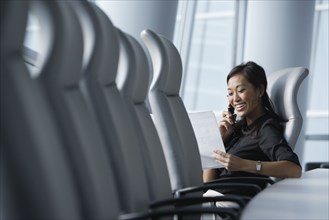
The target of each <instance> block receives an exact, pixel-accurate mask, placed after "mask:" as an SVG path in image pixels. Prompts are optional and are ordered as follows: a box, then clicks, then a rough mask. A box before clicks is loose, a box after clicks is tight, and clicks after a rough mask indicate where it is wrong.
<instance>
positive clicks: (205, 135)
mask: <svg viewBox="0 0 329 220" xmlns="http://www.w3.org/2000/svg"><path fill="white" fill-rule="evenodd" d="M189 117H190V121H191V124H192V127H193V130H194V134H195V137H196V139H197V141H198V146H199V152H200V155H201V162H202V168H203V169H210V168H219V167H223V166H222V165H221V164H219V163H217V162H215V160H214V158H213V157H212V155H213V151H214V150H215V149H218V150H221V151H224V152H225V147H224V143H223V140H222V137H221V135H220V132H219V128H218V125H217V120H216V117H215V114H214V112H212V111H202V112H189Z"/></svg>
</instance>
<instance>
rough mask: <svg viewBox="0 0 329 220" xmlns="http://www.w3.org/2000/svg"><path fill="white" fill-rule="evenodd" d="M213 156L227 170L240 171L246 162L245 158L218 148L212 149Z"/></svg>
mask: <svg viewBox="0 0 329 220" xmlns="http://www.w3.org/2000/svg"><path fill="white" fill-rule="evenodd" d="M213 158H214V159H215V161H216V162H217V163H220V164H222V165H223V166H224V167H225V168H226V169H227V170H229V171H242V170H243V168H245V166H246V163H247V160H245V159H242V158H240V157H237V156H234V155H232V154H229V153H225V152H223V151H220V150H214V154H213Z"/></svg>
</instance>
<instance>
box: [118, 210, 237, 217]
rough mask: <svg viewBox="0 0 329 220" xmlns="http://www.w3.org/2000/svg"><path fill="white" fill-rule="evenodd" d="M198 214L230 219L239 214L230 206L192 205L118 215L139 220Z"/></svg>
mask: <svg viewBox="0 0 329 220" xmlns="http://www.w3.org/2000/svg"><path fill="white" fill-rule="evenodd" d="M198 214H225V215H228V216H229V217H230V219H231V220H237V219H239V214H237V213H236V212H235V211H234V210H233V209H230V208H218V207H215V208H211V207H210V208H209V207H200V208H198V207H192V208H190V207H189V208H181V209H169V210H157V211H151V212H144V213H128V214H122V215H120V216H119V217H118V219H119V220H140V219H153V218H155V219H156V218H160V217H164V216H174V215H198Z"/></svg>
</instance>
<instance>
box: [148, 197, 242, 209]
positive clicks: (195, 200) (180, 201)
mask: <svg viewBox="0 0 329 220" xmlns="http://www.w3.org/2000/svg"><path fill="white" fill-rule="evenodd" d="M218 201H230V202H235V203H237V204H238V205H239V206H240V208H243V207H244V206H245V205H246V202H245V201H244V200H243V199H241V198H240V197H238V196H214V197H184V198H173V199H166V200H161V201H155V202H152V203H151V204H150V208H151V209H153V208H158V207H160V206H161V207H162V206H166V205H175V206H182V205H183V206H188V205H193V204H200V203H205V202H218Z"/></svg>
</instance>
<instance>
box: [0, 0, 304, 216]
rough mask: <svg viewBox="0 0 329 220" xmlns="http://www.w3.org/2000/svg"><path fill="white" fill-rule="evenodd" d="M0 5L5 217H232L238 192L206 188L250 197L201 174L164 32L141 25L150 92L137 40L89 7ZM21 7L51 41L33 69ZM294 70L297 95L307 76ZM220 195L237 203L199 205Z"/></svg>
mask: <svg viewBox="0 0 329 220" xmlns="http://www.w3.org/2000/svg"><path fill="white" fill-rule="evenodd" d="M1 8H2V9H4V11H2V12H4V13H1V87H0V89H1V183H0V184H1V185H0V186H1V194H0V195H1V200H0V207H1V208H0V209H1V215H0V217H1V219H15V218H16V219H19V218H33V219H119V218H121V219H148V218H162V217H164V216H167V217H168V218H169V219H172V218H173V216H176V217H177V215H179V216H186V215H188V216H189V215H192V214H193V215H194V217H196V218H200V216H199V214H202V213H217V214H220V215H222V216H223V215H226V216H229V218H231V219H236V218H239V213H240V212H241V210H242V208H243V206H244V205H245V201H246V199H242V198H241V197H238V196H222V197H213V198H204V197H202V193H203V192H204V191H205V190H207V189H216V188H225V187H238V186H241V185H242V184H243V185H244V186H245V187H246V189H247V190H248V191H249V192H252V194H256V193H257V192H259V191H260V189H259V188H258V187H257V186H255V185H253V184H245V183H241V182H246V179H240V180H238V179H236V180H235V181H234V182H232V180H231V179H227V180H225V179H224V180H219V181H217V182H216V183H215V182H213V183H211V184H207V185H204V184H203V183H202V169H201V161H200V156H199V153H198V148H197V145H196V140H195V137H194V134H193V129H192V127H191V125H190V122H189V120H188V117H187V113H186V110H185V107H184V104H183V102H182V100H181V99H180V97H179V95H178V93H179V87H180V82H181V81H180V80H181V69H182V64H181V60H180V57H179V54H178V52H177V50H176V48H175V47H174V46H173V44H172V43H171V42H170V41H168V40H167V39H165V38H163V37H161V36H160V35H157V34H155V33H154V32H152V31H150V30H147V31H144V32H143V33H142V34H141V35H142V40H143V41H144V42H145V45H146V47H147V48H148V50H149V52H150V55H151V58H152V64H153V71H154V73H155V74H154V81H153V84H152V86H151V87H152V88H151V90H150V92H149V84H148V82H149V77H150V74H149V73H150V70H149V64H148V59H147V57H146V54H145V52H144V50H143V48H142V47H141V45H140V44H139V43H138V41H137V40H136V39H135V38H133V37H132V36H130V35H128V34H126V33H124V32H122V31H120V30H119V29H118V28H116V27H115V26H114V25H113V24H112V23H111V21H110V20H109V18H108V17H107V16H106V15H105V14H104V13H103V12H102V11H101V10H100V9H99V8H98V7H97V6H96V5H94V4H91V3H89V2H86V1H1ZM29 12H30V13H31V12H33V13H35V14H36V15H37V17H39V20H40V26H41V29H42V30H44V31H41V33H42V35H41V39H44V40H45V41H48V42H50V44H49V45H48V47H49V48H47V54H45V56H46V57H47V59H46V61H45V63H44V65H43V66H42V69H41V72H40V74H39V76H38V77H36V78H31V77H30V74H29V72H28V69H27V68H26V65H25V64H24V61H23V59H22V45H23V41H24V33H25V29H26V23H27V16H28V13H29ZM291 71H292V70H290V72H291ZM293 71H297V70H296V69H294V70H293ZM297 72H301V73H302V74H301V75H302V77H300V74H295V75H296V76H297V75H298V80H299V81H298V83H297V90H296V88H294V92H295V93H296V91H298V87H299V85H300V83H301V81H302V79H303V77H304V78H305V77H306V75H307V70H305V69H303V68H299V69H298V71H297ZM117 75H119V76H120V77H121V79H122V80H121V81H120V82H119V81H118V77H117ZM286 75H287V74H286ZM295 78H296V77H295ZM300 79H301V80H300ZM280 84H284V83H280ZM295 84H296V83H295ZM295 84H294V85H295ZM148 95H149V99H150V104H151V108H152V110H153V114H154V117H155V121H156V125H157V129H156V128H155V126H154V123H153V121H152V119H151V116H150V114H149V112H148V110H147V108H146V104H145V100H146V98H147V96H148ZM293 95H296V94H294V93H293ZM292 98H295V97H292ZM290 116H291V115H289V116H287V117H288V118H289V117H290ZM288 121H289V120H288ZM298 121H300V120H298ZM297 130H298V129H297ZM158 134H159V135H158ZM247 181H248V182H251V181H256V182H257V181H264V180H263V179H262V178H259V179H257V178H255V179H253V180H251V179H249V180H247ZM216 201H234V202H236V203H237V204H238V205H239V206H240V209H239V210H237V209H235V208H231V209H229V208H217V207H202V205H201V204H202V203H205V202H216ZM187 205H188V206H187ZM127 213H130V214H127ZM190 218H191V217H190V216H189V217H188V219H190Z"/></svg>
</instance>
